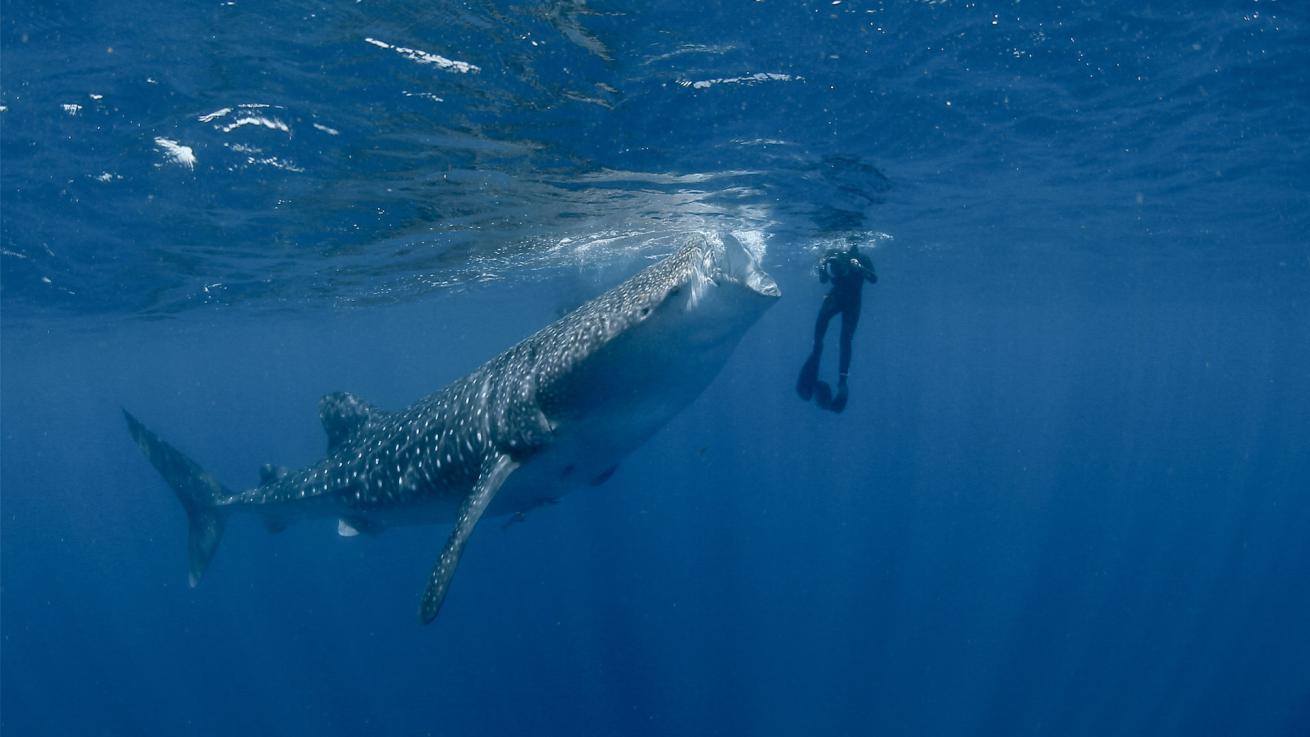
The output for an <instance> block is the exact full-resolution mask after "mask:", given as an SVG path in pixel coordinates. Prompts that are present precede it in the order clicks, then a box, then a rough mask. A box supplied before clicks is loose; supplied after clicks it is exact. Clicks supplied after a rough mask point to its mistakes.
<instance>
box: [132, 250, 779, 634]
mask: <svg viewBox="0 0 1310 737" xmlns="http://www.w3.org/2000/svg"><path fill="white" fill-rule="evenodd" d="M779 296H780V293H779V291H778V288H777V285H776V284H775V283H774V282H773V280H772V279H771V278H770V277H769V276H768V275H767V274H766V273H764V272H763V271H762V270H760V268H759V266H758V264H757V263H756V260H755V259H754V257H753V256H752V255H751V254H750V253H749V252H748V251H747V250H746V249H745V248H743V247H742V245H741V244H740V243H738V242H737V241H736V240H735V239H734V238H732V237H731V236H729V235H726V234H723V235H721V234H715V233H709V234H697V235H695V236H692V237H691V238H690V239H689V241H688V242H687V244H686V245H685V246H684V247H682V248H681V249H680V250H679V251H678V252H676V253H674V254H673V255H671V256H669V257H667V258H665V259H663V260H662V261H660V262H658V263H656V264H654V265H652V266H650V267H648V268H646V269H645V270H643V271H641V272H640V273H638V274H636V275H635V276H633V277H632V278H630V279H628V280H627V281H626V282H624V283H622V284H620V285H619V286H617V287H615V288H614V289H611V290H610V291H608V292H606V293H604V294H602V295H601V296H599V297H597V298H596V299H594V300H592V301H591V302H588V303H586V304H584V305H583V306H581V307H579V308H578V309H577V310H575V311H573V312H572V313H570V314H568V315H565V316H564V317H563V318H561V319H559V320H557V321H556V322H554V323H552V324H550V325H548V326H546V327H545V328H543V329H542V330H540V331H539V332H537V333H536V334H535V335H532V336H530V337H528V338H527V339H525V340H523V341H522V342H520V343H518V344H517V345H515V346H513V347H511V348H510V349H508V350H506V351H505V352H503V353H501V354H500V355H498V356H496V357H495V358H492V359H491V360H490V361H488V362H486V363H485V364H483V365H482V366H480V367H479V368H477V369H475V370H474V371H473V372H471V373H469V374H468V375H467V376H465V377H463V378H461V379H459V380H457V381H455V382H453V383H451V384H450V385H448V386H446V387H445V388H444V389H441V390H440V391H438V392H436V393H434V394H431V395H429V396H428V397H425V398H424V399H421V400H419V401H418V402H417V403H415V404H414V405H412V406H410V407H409V408H407V409H404V410H401V411H399V412H384V411H381V410H378V409H376V408H374V407H372V406H371V405H369V404H368V403H366V402H364V401H362V400H360V399H358V398H357V397H355V396H353V395H351V394H347V393H344V392H338V393H334V394H329V395H327V396H325V397H324V398H323V399H322V400H321V401H320V403H319V414H320V418H321V419H322V421H323V427H324V430H325V431H326V433H327V435H328V453H327V456H326V457H325V458H324V459H323V460H322V461H320V462H318V463H316V464H313V465H310V466H307V467H305V468H302V469H299V470H296V471H287V470H285V469H280V468H276V467H272V466H266V467H264V469H263V470H262V471H261V474H260V476H261V483H260V485H259V486H256V487H254V488H251V489H248V490H245V491H241V492H235V493H234V492H231V491H229V490H228V489H226V488H225V487H223V486H222V485H221V484H220V483H219V482H218V481H217V480H216V479H215V478H214V477H212V476H211V475H209V474H208V473H206V472H205V471H204V470H203V469H202V468H201V467H200V466H199V465H197V464H196V463H195V462H194V461H191V460H190V459H189V458H187V457H186V456H185V455H183V454H182V453H181V452H180V451H178V450H177V449H175V448H173V447H172V446H171V445H169V444H167V443H166V442H165V441H163V440H162V439H160V438H159V437H158V436H157V435H155V434H154V433H153V432H151V431H150V430H148V429H146V428H145V426H144V425H142V424H141V423H140V422H139V421H138V420H137V419H136V418H135V417H133V416H132V415H131V414H129V413H127V412H126V410H125V411H124V415H125V416H126V419H127V425H128V431H129V433H130V435H131V436H132V437H133V439H135V440H136V442H137V444H138V445H139V446H140V447H141V449H142V451H143V452H144V453H145V455H146V457H147V458H148V459H149V460H150V461H151V463H152V464H153V465H154V466H155V468H156V469H157V470H158V471H159V472H160V474H161V475H162V476H163V477H164V479H165V481H167V482H168V484H169V485H170V486H171V487H172V489H173V491H174V493H175V494H176V496H177V497H178V499H179V501H180V502H181V503H182V505H183V508H184V509H185V511H186V513H187V518H188V522H189V525H190V533H189V536H188V537H189V541H188V548H189V572H190V582H191V585H192V586H195V585H196V584H198V583H199V580H200V578H201V576H202V575H203V573H204V571H205V569H206V567H207V566H208V564H209V561H210V560H211V559H212V557H213V554H214V552H215V550H216V549H217V546H218V542H219V540H220V539H221V537H222V534H223V529H224V526H225V524H226V521H227V519H228V518H229V517H230V516H231V515H232V514H233V513H239V512H247V513H251V514H254V515H256V516H258V517H262V519H263V521H264V522H265V524H266V525H267V526H268V527H269V529H270V530H274V531H276V530H280V529H282V528H284V527H285V526H286V525H287V524H289V523H290V522H292V521H295V520H299V519H304V518H313V517H336V518H337V519H338V520H339V521H338V531H339V532H340V534H342V535H347V536H349V535H354V534H358V533H360V532H366V533H370V534H372V533H376V532H379V531H381V530H384V529H385V528H387V527H390V526H395V525H405V524H432V523H441V522H450V521H453V522H454V528H453V530H452V531H451V533H450V536H449V538H448V539H447V541H446V544H445V546H444V548H443V549H442V551H441V554H440V555H439V556H438V558H437V562H436V565H435V566H434V567H433V569H432V573H431V574H430V575H429V578H428V582H427V587H426V589H425V591H424V594H423V598H422V603H421V606H420V609H419V620H420V622H422V623H427V622H430V621H432V619H433V618H435V617H436V616H437V613H438V612H439V611H440V609H441V605H442V603H443V602H444V600H445V597H446V593H447V591H448V590H449V586H450V582H451V579H452V577H453V575H454V572H455V569H456V567H457V566H458V564H459V559H460V556H461V554H462V552H463V549H464V546H465V544H466V543H467V542H468V540H469V537H470V535H471V534H472V532H473V529H474V528H475V527H476V525H477V523H478V520H479V519H481V517H482V516H483V515H484V514H491V515H520V516H521V515H522V514H523V513H524V512H525V511H527V510H529V509H532V508H535V507H537V506H540V505H541V504H543V503H553V502H554V501H555V500H556V499H558V498H559V497H560V496H562V495H563V494H565V493H567V492H568V491H570V490H573V489H576V488H579V487H585V486H587V485H595V484H599V483H603V482H604V481H605V480H606V479H608V478H609V475H610V474H612V473H613V472H614V469H615V468H616V467H617V465H618V463H619V462H620V461H621V460H622V459H623V457H624V456H626V455H627V454H628V453H630V452H631V451H632V450H634V449H635V448H637V447H638V446H639V445H641V443H643V442H644V441H645V440H646V439H647V438H649V437H650V436H651V435H652V434H653V433H654V432H656V431H657V430H658V429H659V428H660V427H661V426H662V425H664V424H665V423H666V422H667V421H668V420H669V419H671V418H672V417H673V416H674V415H676V414H677V413H678V412H679V411H680V410H681V409H682V408H683V407H685V406H686V405H687V404H689V403H690V402H691V401H692V400H694V399H695V397H696V396H697V395H699V394H700V392H701V391H702V390H703V389H704V388H705V387H706V386H708V385H709V383H710V382H711V381H712V380H713V379H714V377H715V375H717V373H718V371H719V370H720V369H721V368H722V366H723V364H724V363H725V362H726V361H727V358H728V356H729V355H730V354H731V352H732V350H733V348H734V347H735V346H736V344H737V342H738V341H739V340H740V339H741V337H742V336H743V335H744V334H745V332H746V330H747V329H748V328H749V327H750V326H751V324H753V323H754V322H755V321H756V320H757V319H758V318H759V317H760V316H761V315H762V314H763V313H764V311H765V310H767V309H768V307H770V306H771V305H772V304H773V303H774V302H775V301H776V299H777V298H778V297H779Z"/></svg>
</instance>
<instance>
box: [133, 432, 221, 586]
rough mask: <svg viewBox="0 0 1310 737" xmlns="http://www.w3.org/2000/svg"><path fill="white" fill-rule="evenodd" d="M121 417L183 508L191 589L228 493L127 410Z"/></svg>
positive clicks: (208, 554)
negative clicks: (221, 504)
mask: <svg viewBox="0 0 1310 737" xmlns="http://www.w3.org/2000/svg"><path fill="white" fill-rule="evenodd" d="M123 417H125V418H126V419H127V431H128V433H129V434H130V435H131V436H132V439H133V440H135V441H136V444H137V445H138V446H140V447H141V452H142V453H145V455H146V458H147V459H149V460H150V464H151V465H153V466H154V467H155V470H156V471H159V475H160V476H163V477H164V481H166V482H168V485H169V486H170V487H172V489H173V493H174V494H176V495H177V500H178V501H180V502H182V508H183V509H185V510H186V516H187V524H188V528H189V529H188V534H187V552H188V559H187V568H188V574H189V575H188V580H189V582H190V584H191V586H192V587H193V588H194V587H195V586H196V585H197V584H199V583H200V577H201V576H203V575H204V573H205V569H206V568H207V567H209V561H210V559H212V558H213V557H214V551H215V550H217V549H218V543H219V541H220V540H222V538H223V528H224V526H226V524H227V510H226V508H224V507H221V506H219V505H218V503H219V500H221V499H222V498H223V497H225V496H228V495H229V492H228V491H227V489H224V488H223V486H222V485H221V484H219V483H218V480H217V479H215V478H214V477H213V476H212V475H211V474H210V473H209V472H208V471H205V470H204V469H203V468H201V467H200V466H199V465H198V464H197V463H196V462H195V461H193V460H191V459H190V458H187V457H186V456H185V455H183V454H182V452H181V451H179V450H178V449H177V448H174V447H173V446H171V445H169V444H168V443H166V442H164V441H163V440H161V439H160V437H159V436H158V435H156V434H154V433H153V432H150V430H148V429H146V426H145V425H142V424H141V421H140V420H138V419H137V418H135V417H133V416H132V414H131V413H130V412H128V411H127V410H123Z"/></svg>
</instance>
